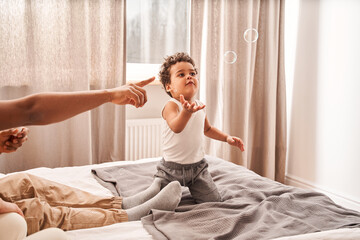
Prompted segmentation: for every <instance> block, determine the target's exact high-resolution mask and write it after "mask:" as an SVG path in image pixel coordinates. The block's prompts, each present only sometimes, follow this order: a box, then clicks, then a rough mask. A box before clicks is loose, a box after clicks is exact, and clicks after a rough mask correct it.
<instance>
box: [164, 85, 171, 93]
mask: <svg viewBox="0 0 360 240" xmlns="http://www.w3.org/2000/svg"><path fill="white" fill-rule="evenodd" d="M165 89H166V91H167V92H170V91H171V87H170V85H169V84H168V85H166V87H165Z"/></svg>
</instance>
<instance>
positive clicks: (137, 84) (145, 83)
mask: <svg viewBox="0 0 360 240" xmlns="http://www.w3.org/2000/svg"><path fill="white" fill-rule="evenodd" d="M154 80H155V77H151V78H149V79H146V80H143V81H140V82H137V83H135V85H136V86H139V87H144V86H146V85H148V84H149V83H151V82H152V81H154Z"/></svg>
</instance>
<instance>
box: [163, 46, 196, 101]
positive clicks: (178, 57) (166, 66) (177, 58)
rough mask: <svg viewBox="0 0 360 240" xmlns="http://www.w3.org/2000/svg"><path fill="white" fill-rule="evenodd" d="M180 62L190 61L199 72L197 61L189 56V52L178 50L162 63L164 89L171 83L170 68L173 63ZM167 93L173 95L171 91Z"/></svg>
mask: <svg viewBox="0 0 360 240" xmlns="http://www.w3.org/2000/svg"><path fill="white" fill-rule="evenodd" d="M178 62H188V63H190V64H191V65H193V66H194V69H195V72H196V73H197V69H196V68H195V62H194V60H193V59H192V58H191V57H190V56H189V54H187V53H184V52H178V53H175V54H174V55H171V56H168V57H167V58H165V62H164V63H163V64H162V65H161V68H160V72H159V77H160V81H161V83H162V85H163V86H164V89H165V91H166V85H167V84H170V83H171V79H170V68H171V66H172V65H175V64H176V63H178ZM166 93H167V94H168V95H169V96H170V97H172V95H171V93H170V92H167V91H166Z"/></svg>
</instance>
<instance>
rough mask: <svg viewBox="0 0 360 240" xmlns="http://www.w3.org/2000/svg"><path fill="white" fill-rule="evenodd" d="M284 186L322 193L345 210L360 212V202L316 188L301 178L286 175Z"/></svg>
mask: <svg viewBox="0 0 360 240" xmlns="http://www.w3.org/2000/svg"><path fill="white" fill-rule="evenodd" d="M285 184H287V185H290V186H294V187H300V188H305V189H312V190H314V191H317V192H321V193H324V194H326V195H327V196H328V197H330V198H331V199H332V200H333V201H334V202H335V203H337V204H339V205H341V206H343V207H345V208H350V209H353V210H356V211H358V212H360V202H359V201H357V200H354V199H351V198H349V197H347V196H342V195H340V194H337V193H335V192H333V191H329V190H328V189H324V188H323V187H319V186H316V185H315V184H313V183H311V182H309V181H306V180H304V179H302V178H299V177H296V176H293V175H291V174H286V176H285Z"/></svg>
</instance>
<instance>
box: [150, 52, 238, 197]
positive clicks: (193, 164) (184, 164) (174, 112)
mask: <svg viewBox="0 0 360 240" xmlns="http://www.w3.org/2000/svg"><path fill="white" fill-rule="evenodd" d="M159 75H160V81H161V83H162V84H163V86H164V88H165V90H166V92H167V94H168V95H170V96H171V99H170V100H169V101H168V102H167V103H166V105H165V107H164V108H163V111H162V117H163V119H164V121H166V124H165V129H164V132H163V152H164V154H163V159H162V160H161V161H160V163H159V165H158V166H157V169H158V172H157V173H156V175H155V177H156V178H155V179H156V181H160V182H161V187H164V186H166V185H167V184H168V183H170V182H171V181H179V182H180V184H181V185H182V186H186V187H188V188H189V190H190V193H191V195H192V197H193V198H194V200H195V201H196V202H197V203H202V202H218V201H221V196H220V194H219V192H218V190H217V188H216V186H215V184H214V182H213V180H212V178H211V175H210V173H209V172H208V170H207V167H208V164H207V162H206V159H204V155H205V154H204V149H203V140H204V134H205V136H207V137H210V138H212V139H216V140H220V141H224V142H227V143H228V144H230V145H232V146H236V147H238V148H240V149H241V151H244V143H243V141H242V140H241V139H240V138H238V137H234V136H229V135H227V134H225V133H223V132H222V131H220V130H219V129H217V128H215V127H213V126H211V125H210V123H209V121H208V119H207V117H206V114H205V109H204V108H205V105H203V104H202V103H201V102H199V101H198V100H195V99H194V96H195V94H196V93H197V91H198V89H199V80H198V79H197V70H196V69H195V63H194V61H193V59H192V58H191V57H190V56H189V55H188V54H186V53H176V54H174V55H172V56H169V57H167V58H166V59H165V62H164V63H163V65H162V67H161V70H160V74H159ZM159 179H160V180H159Z"/></svg>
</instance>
